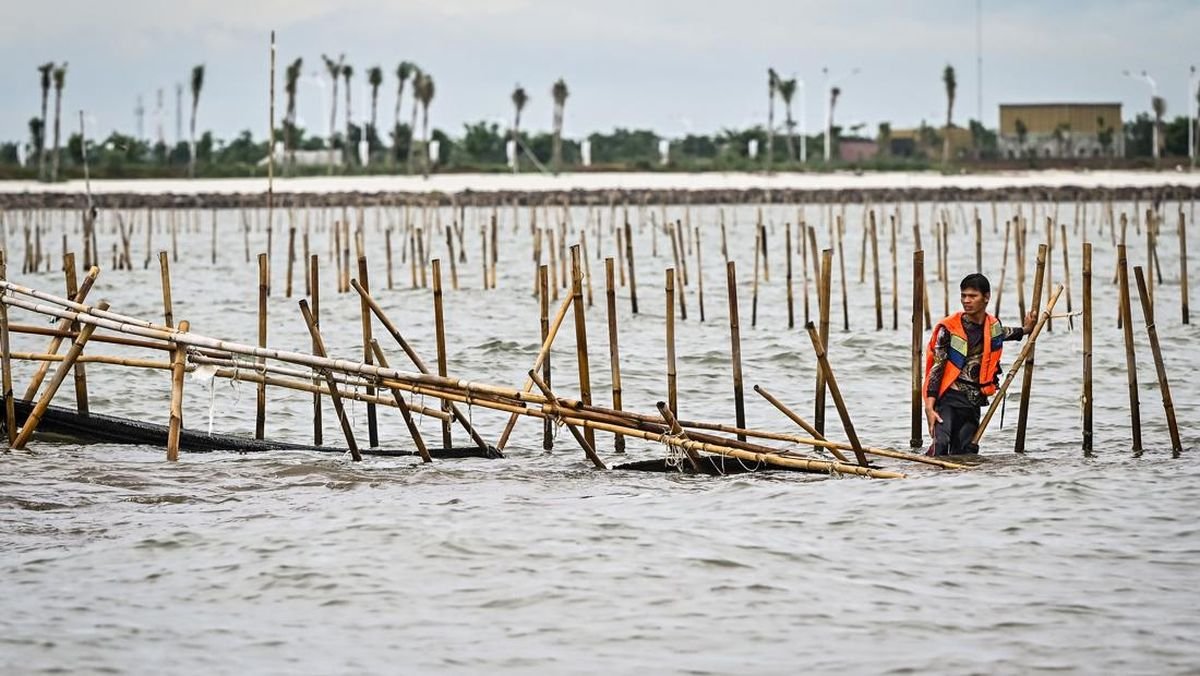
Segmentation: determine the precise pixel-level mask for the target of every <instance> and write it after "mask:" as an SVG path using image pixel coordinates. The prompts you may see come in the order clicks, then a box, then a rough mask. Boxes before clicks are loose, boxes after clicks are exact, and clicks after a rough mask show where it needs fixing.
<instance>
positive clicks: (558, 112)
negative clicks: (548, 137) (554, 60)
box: [550, 77, 571, 174]
mask: <svg viewBox="0 0 1200 676" xmlns="http://www.w3.org/2000/svg"><path fill="white" fill-rule="evenodd" d="M570 94H571V92H570V91H568V90H567V83H566V82H564V81H563V79H562V78H561V77H560V78H558V82H555V83H554V86H553V87H551V88H550V96H551V97H553V98H554V152H553V163H554V173H555V174H557V173H558V172H559V171H560V170H561V169H562V127H563V108H564V107H565V106H566V105H567V97H568V96H570Z"/></svg>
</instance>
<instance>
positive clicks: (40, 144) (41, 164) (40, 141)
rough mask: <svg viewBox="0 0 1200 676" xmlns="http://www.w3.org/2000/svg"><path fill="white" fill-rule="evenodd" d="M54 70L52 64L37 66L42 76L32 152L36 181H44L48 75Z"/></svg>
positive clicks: (48, 94)
mask: <svg viewBox="0 0 1200 676" xmlns="http://www.w3.org/2000/svg"><path fill="white" fill-rule="evenodd" d="M53 70H54V62H50V63H43V64H42V65H40V66H38V72H39V73H41V74H42V117H41V126H40V127H39V130H40V131H39V132H38V137H37V145H36V146H35V147H34V148H32V150H35V151H37V156H38V180H39V181H44V180H46V134H45V133H44V132H45V129H46V104H47V103H48V102H49V100H50V73H51V71H53Z"/></svg>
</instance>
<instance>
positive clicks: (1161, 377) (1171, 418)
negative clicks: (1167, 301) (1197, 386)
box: [1133, 226, 1183, 458]
mask: <svg viewBox="0 0 1200 676" xmlns="http://www.w3.org/2000/svg"><path fill="white" fill-rule="evenodd" d="M1147 229H1149V226H1147ZM1133 274H1134V276H1135V277H1137V285H1138V296H1139V298H1140V299H1141V301H1142V317H1144V318H1145V320H1146V334H1147V336H1148V337H1149V339H1150V352H1151V354H1153V355H1154V368H1155V371H1156V372H1157V374H1158V389H1159V391H1160V392H1162V402H1163V410H1164V411H1165V412H1166V415H1167V430H1168V431H1169V432H1170V434H1171V454H1172V455H1173V456H1174V457H1176V458H1178V457H1179V455H1180V454H1181V453H1183V443H1182V442H1180V440H1179V424H1178V423H1177V422H1176V421H1175V405H1174V403H1172V401H1171V386H1170V384H1168V383H1167V369H1166V366H1164V365H1163V357H1162V348H1160V347H1159V345H1158V329H1157V328H1156V327H1155V325H1154V304H1153V303H1152V302H1151V300H1150V294H1149V291H1148V290H1147V288H1146V287H1147V284H1146V279H1145V275H1144V274H1142V268H1141V267H1140V266H1139V267H1135V268H1134V269H1133Z"/></svg>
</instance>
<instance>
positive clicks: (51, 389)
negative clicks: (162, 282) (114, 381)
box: [12, 300, 108, 450]
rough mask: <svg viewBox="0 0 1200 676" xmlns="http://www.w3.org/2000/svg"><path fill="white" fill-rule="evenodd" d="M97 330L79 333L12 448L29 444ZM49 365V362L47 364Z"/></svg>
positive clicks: (102, 303)
mask: <svg viewBox="0 0 1200 676" xmlns="http://www.w3.org/2000/svg"><path fill="white" fill-rule="evenodd" d="M96 307H97V308H98V309H99V310H101V311H104V310H107V309H108V301H103V300H102V301H100V304H99V305H97V306H96ZM95 330H96V327H95V326H93V325H90V324H89V325H88V326H85V327H83V329H82V330H80V332H79V337H78V338H76V339H75V342H74V343H72V344H71V349H69V350H68V351H67V354H66V357H65V358H64V359H63V361H62V363H61V364H59V366H58V370H57V371H55V372H54V377H53V378H51V379H50V383H49V384H48V385H47V386H46V391H45V392H43V393H42V396H41V398H39V399H38V401H37V404H35V405H34V407H33V410H32V411H30V412H29V416H28V417H26V418H25V424H24V425H22V426H21V431H20V432H18V433H17V438H16V439H14V440H13V443H12V447H13V448H14V449H17V450H21V449H24V448H25V444H27V443H28V442H29V438H30V437H32V436H33V432H34V430H36V429H37V426H38V423H40V422H41V420H42V416H43V415H45V414H46V409H47V408H49V407H50V400H51V399H53V398H54V395H55V393H57V392H58V388H59V386H61V385H62V383H63V381H64V380H66V378H67V374H68V373H70V372H71V368H72V367H73V366H74V364H75V360H77V359H79V356H80V355H81V354H83V347H84V345H86V344H87V341H88V338H91V336H92V333H93V332H94V331H95ZM46 365H47V366H48V365H49V362H46Z"/></svg>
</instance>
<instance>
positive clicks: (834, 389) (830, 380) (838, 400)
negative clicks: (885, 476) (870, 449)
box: [804, 322, 867, 467]
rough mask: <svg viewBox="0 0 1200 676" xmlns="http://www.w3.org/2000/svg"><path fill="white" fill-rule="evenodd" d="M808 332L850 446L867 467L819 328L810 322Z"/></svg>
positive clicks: (865, 458) (865, 457) (859, 461)
mask: <svg viewBox="0 0 1200 676" xmlns="http://www.w3.org/2000/svg"><path fill="white" fill-rule="evenodd" d="M804 328H805V329H807V330H808V337H809V339H810V340H812V344H813V351H814V352H816V353H817V363H818V364H819V365H820V367H821V371H822V372H824V373H825V383H826V385H827V386H828V387H829V394H830V396H832V397H833V404H834V406H836V407H837V411H838V415H839V416H840V417H841V419H842V427H843V428H844V430H845V432H846V436H847V437H848V438H849V439H850V445H851V446H852V447H853V449H854V457H855V458H857V459H858V464H859V465H861V466H863V467H866V466H867V456H865V455H863V450H862V445H861V444H859V441H858V434H857V433H856V432H855V431H854V423H853V422H851V420H850V411H849V409H847V408H846V402H845V401H844V400H843V399H842V392H841V390H840V389H838V384H837V380H836V379H835V378H834V376H833V367H831V366H830V365H829V359H828V357H827V356H826V354H825V346H824V344H822V343H821V337H820V335H819V334H818V333H817V327H816V326H815V325H814V324H813V323H812V322H809V323H808V324H807V325H806V326H805V327H804Z"/></svg>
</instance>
